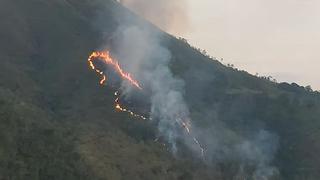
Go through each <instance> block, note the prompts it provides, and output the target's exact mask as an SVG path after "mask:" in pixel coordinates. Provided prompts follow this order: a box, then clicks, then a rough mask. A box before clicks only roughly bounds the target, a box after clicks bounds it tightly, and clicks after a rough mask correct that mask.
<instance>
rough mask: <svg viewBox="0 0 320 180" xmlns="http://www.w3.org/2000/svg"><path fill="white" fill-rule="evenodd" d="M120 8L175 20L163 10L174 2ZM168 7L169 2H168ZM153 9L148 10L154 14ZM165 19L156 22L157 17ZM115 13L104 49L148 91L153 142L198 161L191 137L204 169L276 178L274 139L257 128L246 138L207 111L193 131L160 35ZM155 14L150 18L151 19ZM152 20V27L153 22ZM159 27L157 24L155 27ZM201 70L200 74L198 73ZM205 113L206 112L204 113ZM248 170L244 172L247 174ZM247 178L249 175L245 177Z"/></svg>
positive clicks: (139, 0)
mask: <svg viewBox="0 0 320 180" xmlns="http://www.w3.org/2000/svg"><path fill="white" fill-rule="evenodd" d="M121 2H122V3H124V4H125V5H127V6H129V7H130V8H132V9H134V10H135V11H141V12H140V13H142V14H143V15H144V16H146V17H148V18H155V19H156V21H159V22H158V23H160V25H163V26H164V27H173V24H174V23H175V19H173V21H171V19H170V18H169V17H167V15H166V14H170V13H169V12H166V11H175V10H176V9H174V8H172V7H170V8H169V7H168V6H169V5H170V4H171V3H172V5H173V7H174V5H175V2H173V1H167V0H163V1H159V2H158V1H153V0H150V1H147V0H146V1H143V0H136V1H134V0H123V1H121ZM169 2H170V3H169ZM154 8H155V9H156V10H154V11H152V10H153V9H154ZM161 9H164V11H163V12H166V13H162V14H165V15H164V16H163V18H159V17H157V16H159V12H158V11H160V10H161ZM114 13H116V14H115V15H114V17H117V21H118V24H119V26H118V28H117V29H116V31H115V32H114V33H112V34H108V35H107V36H108V37H112V39H111V40H110V41H109V42H108V43H109V44H112V45H108V46H111V47H109V48H112V53H113V55H114V56H116V57H117V59H118V60H119V62H120V64H121V65H122V67H123V69H125V70H126V71H127V72H130V73H131V74H132V75H133V76H134V77H135V79H137V80H138V81H139V83H140V84H141V86H142V88H143V91H144V92H147V93H146V94H144V95H146V96H147V97H146V99H150V104H151V107H150V117H151V118H152V121H153V122H154V124H156V125H157V127H158V137H159V138H163V139H164V140H165V141H166V142H167V143H168V144H169V146H170V150H171V151H172V152H173V153H174V154H177V153H178V152H179V150H180V149H179V147H180V146H179V144H180V142H182V143H183V144H184V145H185V147H187V148H188V149H189V150H191V152H193V153H194V155H195V156H197V157H200V156H201V150H200V149H199V147H201V146H199V145H198V144H197V143H195V142H196V141H195V140H194V139H193V137H197V138H198V137H199V141H200V142H201V143H202V144H203V146H204V147H205V154H204V158H203V159H204V160H205V163H207V164H208V165H209V166H211V165H215V164H218V163H227V162H231V163H232V164H234V163H235V164H237V168H236V170H235V171H236V173H235V174H234V177H246V176H247V177H251V179H256V180H260V179H262V180H264V179H270V178H271V177H273V176H275V175H277V174H278V171H277V168H275V167H273V166H272V165H271V163H272V161H273V157H274V154H275V153H276V150H277V144H278V139H277V136H276V135H274V134H272V133H270V132H268V131H266V130H264V129H258V130H256V131H252V132H251V133H249V134H247V135H242V134H240V133H238V132H236V131H234V130H232V129H231V128H228V127H227V126H225V125H223V122H220V121H219V120H218V119H216V118H217V117H216V116H212V115H211V114H210V113H211V112H212V110H210V111H208V113H207V112H206V114H202V116H203V118H204V117H205V116H207V117H206V118H207V119H210V122H211V123H210V124H208V125H207V126H206V127H200V126H196V125H195V123H193V121H192V118H191V115H190V114H191V113H190V109H189V107H188V104H187V103H186V100H185V82H184V80H182V79H180V78H177V77H175V76H174V74H173V73H172V72H171V69H170V60H171V58H172V56H171V52H170V51H169V49H168V48H167V47H166V46H165V45H164V39H165V36H166V35H165V33H162V32H160V31H158V30H157V29H156V28H154V27H153V26H150V25H148V24H145V23H141V21H139V20H136V19H134V18H132V14H131V13H126V12H123V13H119V12H114ZM153 13H154V14H153ZM156 21H155V22H156ZM158 25H159V24H158ZM200 71H201V70H200ZM121 89H122V91H123V92H124V94H125V96H126V97H128V98H130V96H132V94H134V93H135V89H134V87H132V86H131V85H128V84H127V83H126V82H123V83H122V87H121ZM203 112H205V111H203ZM182 123H185V124H187V125H188V127H191V128H190V129H191V133H190V134H188V133H186V131H185V129H184V128H183V127H182V126H181V124H182ZM248 169H249V170H248ZM248 174H249V175H248Z"/></svg>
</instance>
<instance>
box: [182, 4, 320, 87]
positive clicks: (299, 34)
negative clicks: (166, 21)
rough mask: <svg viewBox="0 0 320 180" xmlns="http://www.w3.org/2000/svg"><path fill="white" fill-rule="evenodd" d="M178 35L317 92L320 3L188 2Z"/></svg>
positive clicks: (237, 62) (227, 59)
mask: <svg viewBox="0 0 320 180" xmlns="http://www.w3.org/2000/svg"><path fill="white" fill-rule="evenodd" d="M187 1H188V3H189V6H188V9H189V10H188V13H189V18H190V19H189V21H190V22H189V28H188V29H186V31H185V32H182V31H180V30H179V32H177V33H178V34H180V35H181V36H183V37H186V38H187V39H188V40H189V42H191V44H193V45H195V46H197V47H200V48H202V49H206V50H207V51H208V52H209V54H210V55H212V56H214V57H217V58H224V62H225V63H232V64H234V65H235V66H236V67H238V68H240V69H244V70H247V71H249V72H251V73H253V74H255V73H256V72H257V73H259V74H261V75H271V76H273V77H275V78H276V79H277V80H278V81H280V82H281V81H288V82H298V83H299V84H301V85H311V86H312V87H313V88H314V89H318V90H319V89H320V81H319V79H318V77H319V76H320V71H319V68H320V0H241V1H239V0H187Z"/></svg>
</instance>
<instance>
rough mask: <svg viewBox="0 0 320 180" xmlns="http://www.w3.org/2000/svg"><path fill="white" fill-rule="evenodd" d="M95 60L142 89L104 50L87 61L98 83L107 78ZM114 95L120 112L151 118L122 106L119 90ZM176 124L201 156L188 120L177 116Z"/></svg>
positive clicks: (103, 82)
mask: <svg viewBox="0 0 320 180" xmlns="http://www.w3.org/2000/svg"><path fill="white" fill-rule="evenodd" d="M95 60H101V61H102V62H103V63H104V64H105V65H109V66H111V67H113V69H114V70H115V71H116V72H117V73H118V74H119V76H120V77H121V78H122V79H123V80H126V81H128V82H129V83H130V84H131V85H132V86H134V87H136V88H137V89H139V90H142V87H141V86H140V84H139V83H138V81H137V80H135V79H134V78H133V77H132V76H131V74H129V73H127V72H125V71H124V70H123V69H122V68H121V67H120V64H119V62H118V61H117V60H115V59H113V58H112V57H111V56H110V53H109V52H108V51H106V52H98V51H94V52H92V53H91V55H90V56H89V58H88V62H89V66H90V67H91V69H92V70H94V71H95V72H96V73H97V74H98V75H99V76H101V80H100V82H99V83H100V84H101V85H104V84H105V82H106V80H107V76H106V74H105V72H104V71H102V70H99V69H98V68H97V67H96V66H95V64H94V61H95ZM114 96H115V100H114V103H115V109H116V110H118V111H121V112H125V113H128V114H129V115H130V116H133V117H136V118H139V119H141V120H147V119H149V120H151V117H150V118H147V117H145V116H143V115H140V114H138V113H135V112H134V111H132V110H130V109H127V108H125V107H123V106H122V105H121V103H120V92H119V91H116V92H115V93H114ZM176 122H177V124H178V125H179V126H180V127H181V128H183V129H184V131H185V132H186V133H187V134H188V136H190V137H191V138H192V140H193V141H194V143H195V144H196V145H197V146H198V147H199V149H200V150H201V155H202V157H204V148H203V147H202V145H201V144H200V142H199V141H198V140H197V139H196V137H194V136H193V135H192V132H191V124H190V123H189V121H185V120H183V119H181V118H177V119H176Z"/></svg>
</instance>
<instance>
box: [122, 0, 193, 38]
mask: <svg viewBox="0 0 320 180" xmlns="http://www.w3.org/2000/svg"><path fill="white" fill-rule="evenodd" d="M120 3H122V4H123V5H124V6H126V7H128V8H129V9H131V10H132V11H134V12H135V13H137V14H139V15H140V16H142V17H144V18H146V19H148V20H149V21H150V22H152V23H154V24H155V25H156V26H158V27H159V28H161V29H163V30H165V31H167V32H170V33H173V32H180V33H181V32H185V31H186V29H188V26H189V21H188V13H187V11H186V10H187V8H186V7H187V3H186V0H120Z"/></svg>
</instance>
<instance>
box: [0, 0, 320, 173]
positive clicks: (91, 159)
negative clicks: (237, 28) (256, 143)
mask: <svg viewBox="0 0 320 180" xmlns="http://www.w3.org/2000/svg"><path fill="white" fill-rule="evenodd" d="M0 4H1V6H0V13H1V16H0V20H1V22H2V23H1V25H0V26H1V28H0V37H1V40H2V41H1V42H0V57H1V63H2V65H1V67H0V68H1V70H0V74H1V76H0V114H1V115H0V128H1V132H0V139H1V142H3V146H2V147H1V148H0V158H1V160H2V161H1V162H0V179H212V178H216V179H232V178H233V177H234V176H235V172H234V171H235V170H234V167H233V166H234V165H233V164H232V163H231V162H230V163H229V164H228V163H224V162H221V163H219V164H218V165H216V166H215V167H211V166H208V165H206V164H204V163H203V162H202V161H200V160H197V159H193V158H184V159H179V158H174V157H173V156H172V154H171V153H170V152H168V151H167V150H166V148H164V147H162V145H161V144H159V143H156V142H154V137H155V132H154V131H155V130H154V127H153V126H152V124H149V123H144V122H141V121H135V119H134V118H132V117H129V116H127V115H126V114H121V113H116V111H115V110H114V108H113V100H114V99H113V93H109V92H113V89H112V88H110V87H101V86H99V85H98V83H97V82H98V78H97V77H96V76H95V74H94V73H92V72H91V71H89V69H88V67H87V62H86V59H87V56H88V55H89V54H90V52H91V51H92V50H95V49H98V48H100V47H101V45H104V43H105V42H109V39H110V36H111V35H112V34H113V32H114V31H115V30H116V29H117V27H118V25H119V23H120V22H121V21H119V19H117V17H115V15H116V14H119V13H129V14H130V16H132V19H130V20H129V21H130V22H131V23H132V24H138V25H142V24H146V22H144V21H143V20H142V19H140V18H138V17H135V16H134V15H133V14H131V13H130V12H128V11H127V10H126V9H125V8H123V7H121V6H120V5H119V4H118V3H116V2H115V1H111V0H108V1H107V0H106V1H103V0H102V1H98V0H96V1H89V0H77V1H76V0H55V1H43V0H29V1H27V2H26V1H23V0H14V1H12V0H3V1H1V2H0ZM101 17H102V18H101ZM125 21H128V20H127V19H126V20H125ZM154 30H155V31H159V30H158V29H156V28H155V27H154ZM163 43H164V45H166V46H167V47H168V49H169V50H170V51H171V54H172V61H171V63H170V66H171V69H172V71H173V72H174V73H175V75H176V76H178V77H180V78H181V79H183V80H184V81H185V86H186V88H185V89H186V100H187V102H188V105H189V107H190V110H191V115H192V119H194V121H195V124H196V125H197V126H200V127H205V126H210V125H212V122H213V121H216V120H217V119H219V122H223V123H224V124H225V125H224V126H228V127H229V129H231V130H233V131H234V132H238V133H240V134H246V132H249V131H250V129H252V128H256V127H260V126H263V127H264V129H268V130H271V131H272V132H275V133H276V134H277V135H278V136H279V139H280V141H279V147H278V149H279V150H278V153H277V154H276V157H275V161H274V164H276V165H277V167H278V168H279V170H280V173H281V176H282V177H283V178H284V179H294V178H296V179H302V178H309V179H317V177H318V176H319V174H318V172H320V170H319V167H320V159H319V157H318V155H317V152H319V150H320V143H319V142H317V138H318V137H320V131H319V128H320V122H319V119H318V117H319V115H320V97H319V94H317V93H314V92H307V91H306V90H305V89H304V88H302V87H299V86H296V85H289V84H285V83H283V84H277V83H273V82H270V81H268V80H264V79H260V78H257V77H254V76H251V75H249V74H247V73H246V72H239V71H236V70H234V69H232V68H228V67H225V66H223V65H222V64H220V63H219V62H217V61H215V60H212V59H209V58H208V57H206V56H204V55H202V54H201V53H200V52H198V51H197V50H195V49H193V48H192V47H190V46H189V45H188V44H187V43H185V42H183V41H181V40H177V39H175V38H173V37H171V36H170V35H165V40H164V42H163ZM108 45H110V46H112V44H111V43H109V44H108ZM111 49H112V47H111ZM211 114H214V115H211ZM213 117H215V118H213ZM214 130H216V129H214ZM210 133H211V132H210ZM230 136H233V135H230ZM244 136H245V135H244ZM232 138H234V137H232ZM232 138H231V139H232ZM201 139H205V137H202V138H201ZM203 141H205V140H203ZM17 172H18V173H17Z"/></svg>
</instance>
